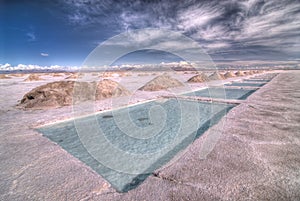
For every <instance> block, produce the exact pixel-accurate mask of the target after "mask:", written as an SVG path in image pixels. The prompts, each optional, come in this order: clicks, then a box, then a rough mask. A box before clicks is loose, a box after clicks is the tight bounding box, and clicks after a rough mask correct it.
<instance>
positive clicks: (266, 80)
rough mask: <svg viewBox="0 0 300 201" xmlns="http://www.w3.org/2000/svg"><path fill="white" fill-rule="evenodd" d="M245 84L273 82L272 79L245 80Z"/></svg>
mask: <svg viewBox="0 0 300 201" xmlns="http://www.w3.org/2000/svg"><path fill="white" fill-rule="evenodd" d="M243 81H245V82H264V83H267V82H269V81H271V80H270V79H244V80H243Z"/></svg>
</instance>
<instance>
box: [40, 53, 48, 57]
mask: <svg viewBox="0 0 300 201" xmlns="http://www.w3.org/2000/svg"><path fill="white" fill-rule="evenodd" d="M41 56H43V57H48V56H49V54H48V53H43V52H42V53H41Z"/></svg>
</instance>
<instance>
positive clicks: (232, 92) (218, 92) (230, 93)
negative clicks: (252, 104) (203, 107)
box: [184, 88, 255, 100]
mask: <svg viewBox="0 0 300 201" xmlns="http://www.w3.org/2000/svg"><path fill="white" fill-rule="evenodd" d="M254 91H255V90H248V89H230V88H207V89H202V90H199V91H195V92H190V93H187V94H184V95H186V96H200V97H209V98H220V99H238V100H244V99H246V98H247V97H248V96H249V95H251V94H252V93H253V92H254Z"/></svg>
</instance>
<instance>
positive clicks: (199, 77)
mask: <svg viewBox="0 0 300 201" xmlns="http://www.w3.org/2000/svg"><path fill="white" fill-rule="evenodd" d="M206 81H208V77H207V76H206V75H205V74H204V73H201V74H199V75H195V76H193V77H191V78H190V79H189V80H188V81H187V82H192V83H197V82H198V83H201V82H206Z"/></svg>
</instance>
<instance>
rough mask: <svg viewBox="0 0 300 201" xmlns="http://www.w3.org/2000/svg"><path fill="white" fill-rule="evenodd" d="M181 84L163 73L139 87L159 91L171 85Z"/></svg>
mask: <svg viewBox="0 0 300 201" xmlns="http://www.w3.org/2000/svg"><path fill="white" fill-rule="evenodd" d="M179 86H183V84H182V83H181V82H179V81H178V80H176V79H174V78H172V77H170V76H169V75H166V74H163V75H159V76H157V77H156V78H154V79H153V80H150V81H149V82H147V83H146V84H145V85H144V86H143V87H141V88H139V90H142V91H160V90H165V89H168V88H172V87H179Z"/></svg>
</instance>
